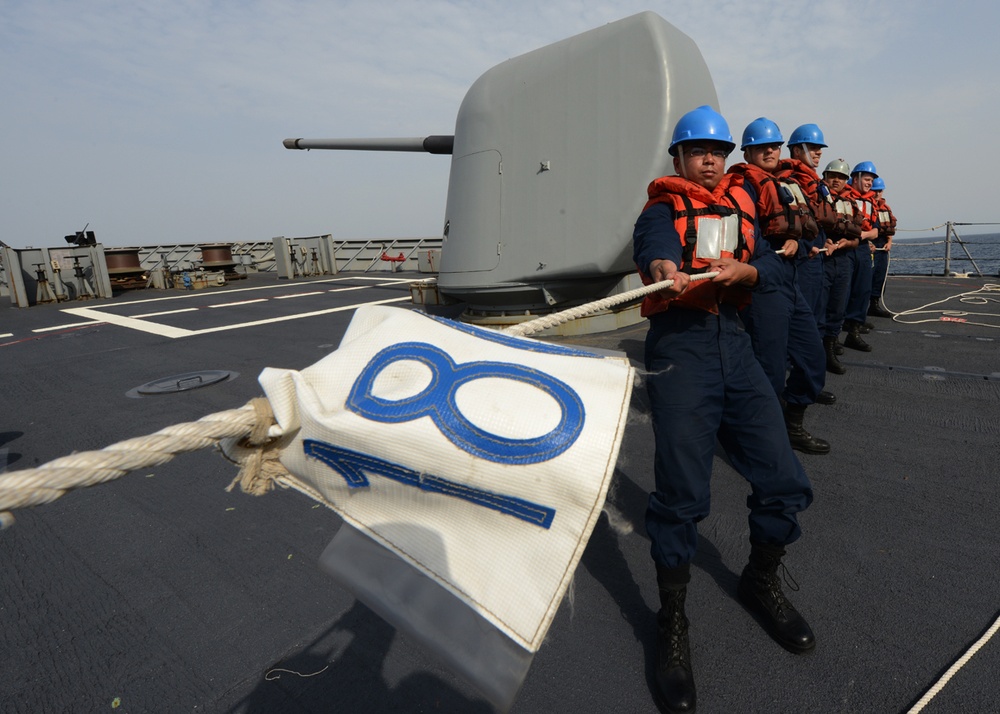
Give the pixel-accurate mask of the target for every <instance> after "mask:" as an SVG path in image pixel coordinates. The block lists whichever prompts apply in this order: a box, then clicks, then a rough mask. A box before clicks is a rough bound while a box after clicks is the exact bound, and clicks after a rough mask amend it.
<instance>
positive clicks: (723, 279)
mask: <svg viewBox="0 0 1000 714" xmlns="http://www.w3.org/2000/svg"><path fill="white" fill-rule="evenodd" d="M708 270H709V271H718V273H719V274H718V275H717V276H715V277H714V278H712V282H713V283H720V284H722V285H746V286H747V287H753V286H754V285H756V284H757V268H755V267H753V266H752V265H750V264H749V263H741V262H740V261H738V260H736V259H735V258H719V259H717V260H713V261H712V264H711V265H709V266H708Z"/></svg>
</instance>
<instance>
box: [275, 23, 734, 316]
mask: <svg viewBox="0 0 1000 714" xmlns="http://www.w3.org/2000/svg"><path fill="white" fill-rule="evenodd" d="M703 104H709V105H712V106H715V107H718V99H717V96H716V92H715V86H714V84H713V83H712V78H711V75H710V74H709V71H708V67H707V65H706V64H705V60H704V59H703V58H702V55H701V52H700V51H699V50H698V48H697V46H696V45H695V43H694V41H693V40H691V38H689V37H688V36H687V35H685V34H683V33H682V32H681V31H680V30H678V29H677V28H675V27H674V26H673V25H671V24H670V23H668V22H667V21H666V20H664V19H663V18H661V17H659V16H658V15H656V14H655V13H652V12H643V13H640V14H638V15H633V16H631V17H628V18H625V19H623V20H619V21H617V22H613V23H610V24H608V25H605V26H603V27H599V28H597V29H594V30H590V31H588V32H584V33H583V34H580V35H576V36H574V37H570V38H568V39H565V40H562V41H560V42H556V43H554V44H551V45H547V46H545V47H542V48H540V49H537V50H534V51H532V52H528V53H527V54H524V55H521V56H518V57H514V58H513V59H509V60H507V61H506V62H503V63H501V64H499V65H497V66H496V67H493V68H492V69H490V70H488V71H487V72H486V73H484V74H483V75H482V76H481V77H479V79H477V80H476V81H475V82H474V83H473V85H472V86H471V87H470V88H469V90H468V92H467V93H466V95H465V98H464V100H463V101H462V104H461V107H460V108H459V111H458V116H457V118H456V121H455V134H454V136H430V137H426V138H409V139H286V140H285V142H284V145H285V146H286V147H287V148H290V149H291V148H295V149H355V150H370V151H427V152H430V153H443V154H447V153H450V154H451V156H452V158H451V173H450V177H449V183H448V199H447V204H446V207H445V219H444V227H443V243H442V249H441V259H440V271H439V274H438V290H439V291H440V293H441V294H442V295H443V296H445V297H446V298H449V299H451V300H454V301H458V302H461V303H464V304H465V305H466V306H467V309H466V315H467V316H478V317H481V318H483V317H485V318H487V319H489V317H490V316H497V317H500V316H512V315H518V314H519V315H522V316H523V315H524V314H525V313H531V314H540V313H545V312H550V311H553V310H561V309H565V308H568V307H571V306H573V305H577V304H580V303H583V302H588V301H590V300H596V299H600V298H602V297H607V296H608V295H611V294H615V293H617V292H621V291H623V290H627V289H630V288H632V287H637V286H638V284H639V283H638V280H637V277H636V275H635V266H634V265H633V262H632V243H631V235H632V227H633V225H634V223H635V219H636V216H637V215H638V214H639V212H640V210H641V209H642V206H643V205H644V203H645V201H646V187H647V185H648V184H649V182H650V181H651V180H652V179H654V178H656V177H658V176H662V175H664V174H666V173H672V164H671V159H670V156H669V154H668V152H667V148H668V146H669V143H670V132H671V130H672V128H673V124H674V123H675V122H676V120H677V118H679V117H680V116H681V115H682V114H683V113H684V112H687V111H689V110H691V109H693V108H695V107H697V106H700V105H703ZM449 149H450V151H449ZM615 324H617V325H620V324H622V321H621V320H618V321H617V323H614V321H612V324H611V325H610V326H615ZM598 329H603V328H598Z"/></svg>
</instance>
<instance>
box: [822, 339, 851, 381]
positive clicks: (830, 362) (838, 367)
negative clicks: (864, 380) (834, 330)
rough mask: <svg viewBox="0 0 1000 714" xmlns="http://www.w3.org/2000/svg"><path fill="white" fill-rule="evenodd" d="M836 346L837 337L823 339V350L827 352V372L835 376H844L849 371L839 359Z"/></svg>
mask: <svg viewBox="0 0 1000 714" xmlns="http://www.w3.org/2000/svg"><path fill="white" fill-rule="evenodd" d="M836 344H837V338H836V337H829V336H828V337H824V338H823V349H824V350H826V371H827V372H832V373H833V374H844V373H845V372H846V371H847V367H845V366H844V365H842V364H841V363H840V360H839V359H837V350H836Z"/></svg>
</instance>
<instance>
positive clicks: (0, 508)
mask: <svg viewBox="0 0 1000 714" xmlns="http://www.w3.org/2000/svg"><path fill="white" fill-rule="evenodd" d="M716 275H718V273H702V274H699V275H694V276H692V277H691V280H706V279H709V278H714V277H715V276H716ZM673 283H674V281H673V280H664V281H662V282H659V283H653V284H652V285H646V286H644V287H641V288H637V289H636V290H630V291H628V292H624V293H621V294H619V295H612V296H611V297H607V298H603V299H602V300H597V301H595V302H592V303H587V304H586V305H580V306H578V307H574V308H570V309H569V310H564V311H562V312H557V313H555V314H553V315H546V316H544V317H541V318H538V319H535V320H531V321H529V322H525V323H522V324H520V325H514V326H512V327H509V328H507V329H505V330H504V332H505V333H507V334H512V335H520V336H524V335H530V334H533V333H535V332H541V331H542V330H545V329H547V328H549V327H554V326H556V325H561V324H563V323H566V322H569V321H570V320H575V319H577V318H580V317H584V316H586V315H590V314H593V313H596V312H600V311H601V310H606V309H608V308H609V307H613V306H615V305H620V304H622V303H626V302H630V301H632V300H637V299H639V298H641V297H644V296H646V295H649V294H650V293H654V292H657V291H659V290H663V289H665V288H669V287H671V286H672V285H673ZM273 423H274V416H273V414H272V413H271V408H270V404H269V403H268V401H267V399H265V398H263V397H261V398H258V399H254V400H251V401H250V402H249V403H248V404H246V405H245V406H243V407H241V408H239V409H230V410H228V411H224V412H217V413H215V414H209V415H208V416H205V417H202V418H201V419H199V420H198V421H195V422H187V423H184V424H175V425H174V426H168V427H166V428H165V429H161V430H160V431H158V432H156V433H155V434H150V435H149V436H141V437H137V438H135V439H128V440H127V441H120V442H118V443H116V444H112V445H111V446H107V447H105V448H103V449H101V450H100V451H83V452H80V453H78V454H71V455H70V456H64V457H62V458H59V459H56V460H54V461H50V462H48V463H47V464H42V465H41V466H39V467H37V468H33V469H24V470H21V471H13V472H11V473H9V474H3V475H0V529H2V528H6V527H8V526H10V525H11V524H13V523H14V516H13V514H12V513H10V511H11V510H13V509H15V508H25V507H27V506H38V505H41V504H43V503H49V502H51V501H54V500H56V499H57V498H59V497H60V496H62V495H63V494H65V493H67V492H68V491H71V490H73V489H76V488H84V487H86V486H94V485H96V484H99V483H105V482H107V481H113V480H115V479H117V478H120V477H122V476H124V475H125V474H127V473H129V472H130V471H135V470H136V469H143V468H149V467H151V466H159V465H160V464H164V463H166V462H168V461H170V460H171V459H172V458H173V457H174V456H176V455H177V454H181V453H186V452H189V451H197V450H199V449H204V448H206V447H208V446H215V445H217V444H219V442H221V441H223V440H225V441H226V442H227V443H228V444H229V445H230V451H231V452H232V453H234V454H237V455H238V459H239V461H238V463H239V464H240V466H241V467H242V468H241V470H240V473H239V475H237V477H236V478H235V479H234V480H233V482H232V483H231V484H230V485H229V488H230V489H232V488H233V487H235V486H236V485H237V484H239V485H240V486H241V488H242V489H243V490H244V491H246V492H247V493H251V494H254V495H262V494H264V493H267V492H268V491H270V490H271V489H272V488H274V486H275V484H277V483H283V482H282V481H281V478H282V476H284V475H287V471H285V470H284V467H282V466H281V465H280V462H278V460H277V456H278V451H279V450H280V444H279V443H277V442H276V443H273V444H272V443H270V442H269V440H268V438H267V433H268V430H269V428H270V426H271V425H272V424H273Z"/></svg>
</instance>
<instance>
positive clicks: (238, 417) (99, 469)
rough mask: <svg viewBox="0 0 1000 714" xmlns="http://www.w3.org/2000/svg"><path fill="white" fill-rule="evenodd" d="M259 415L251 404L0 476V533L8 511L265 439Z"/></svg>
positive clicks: (260, 407)
mask: <svg viewBox="0 0 1000 714" xmlns="http://www.w3.org/2000/svg"><path fill="white" fill-rule="evenodd" d="M260 402H263V405H261V404H260ZM265 405H266V406H265ZM262 410H263V411H262ZM262 413H263V414H266V415H268V416H269V415H270V406H269V405H267V400H266V399H254V400H252V401H251V402H250V403H249V404H247V405H245V406H243V407H241V408H239V409H230V410H227V411H223V412H217V413H215V414H209V415H208V416H205V417H202V418H201V419H199V420H198V421H195V422H187V423H183V424H175V425H173V426H168V427H166V428H165V429H161V430H160V431H158V432H156V433H155V434H150V435H148V436H140V437H136V438H134V439H128V440H127V441H120V442H118V443H116V444H112V445H111V446H107V447H105V448H103V449H101V450H99V451H82V452H80V453H76V454H70V455H69V456H63V457H62V458H58V459H55V460H54V461H49V462H48V463H46V464H42V465H41V466H38V467H37V468H33V469H23V470H21V471H12V472H10V473H6V474H2V475H0V528H6V527H8V526H10V525H12V524H13V523H14V516H13V515H12V514H11V513H10V511H11V510H13V509H15V508H25V507H27V506H38V505H41V504H43V503H49V502H51V501H54V500H56V499H57V498H59V497H60V496H62V495H63V494H65V493H66V492H68V491H71V490H73V489H76V488H84V487H86V486H94V485H96V484H99V483H105V482H107V481H113V480H114V479H117V478H120V477H122V476H124V475H125V474H127V473H129V472H130V471H135V470H136V469H144V468H149V467H152V466H159V465H161V464H165V463H166V462H168V461H170V460H171V459H172V458H173V457H174V456H176V455H177V454H182V453H186V452H188V451H198V450H199V449H204V448H205V447H208V446H214V445H216V444H218V443H219V441H221V440H222V439H241V438H248V439H250V440H251V441H254V440H256V441H260V439H259V438H257V439H255V438H254V437H255V435H257V434H263V435H265V438H266V433H267V427H268V426H269V424H268V422H267V418H264V419H262ZM270 418H271V419H272V420H273V417H270Z"/></svg>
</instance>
